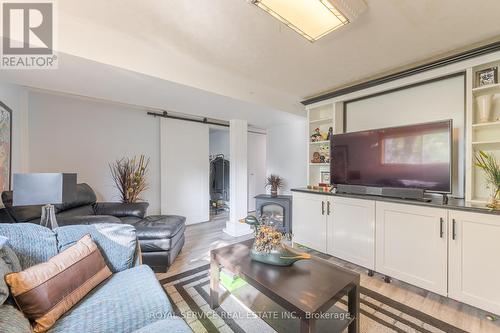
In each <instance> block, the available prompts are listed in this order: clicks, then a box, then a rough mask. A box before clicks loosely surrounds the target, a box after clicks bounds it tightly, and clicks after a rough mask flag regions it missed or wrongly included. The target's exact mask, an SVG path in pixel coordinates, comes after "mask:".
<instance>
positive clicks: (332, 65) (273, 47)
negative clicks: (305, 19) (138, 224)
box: [11, 0, 500, 117]
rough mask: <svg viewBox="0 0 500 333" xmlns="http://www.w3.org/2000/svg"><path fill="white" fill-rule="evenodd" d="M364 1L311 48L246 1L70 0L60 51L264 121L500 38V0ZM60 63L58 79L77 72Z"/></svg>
mask: <svg viewBox="0 0 500 333" xmlns="http://www.w3.org/2000/svg"><path fill="white" fill-rule="evenodd" d="M365 1H366V2H367V4H368V10H367V11H366V12H365V13H363V14H362V15H361V16H360V17H359V18H358V19H357V20H356V21H355V22H353V23H351V24H349V25H348V26H346V27H344V28H341V29H339V30H337V31H335V32H333V33H332V34H330V35H328V36H326V37H324V38H322V39H320V40H319V41H317V42H315V43H310V42H308V41H307V40H305V39H304V38H303V37H301V36H299V35H298V34H296V33H295V32H293V31H292V30H290V29H288V28H287V27H285V26H283V25H282V24H281V23H279V22H278V21H277V20H275V19H274V18H272V17H271V16H269V15H268V14H266V13H265V12H263V11H262V10H260V9H259V8H257V7H255V6H253V5H250V4H249V3H248V2H247V1H246V0H189V1H182V0H106V1H102V0H85V1H81V0H64V1H58V2H57V5H58V10H59V11H58V12H59V15H58V19H59V24H58V49H59V50H60V51H61V52H63V53H66V54H69V55H74V56H77V57H79V58H82V59H88V60H91V62H88V66H89V67H85V68H86V69H87V70H93V69H92V68H94V67H93V66H94V65H96V64H97V63H103V64H108V65H112V66H115V67H118V68H122V69H126V70H129V71H133V72H136V74H137V73H140V74H145V75H147V76H140V75H138V74H137V75H136V74H133V75H132V74H131V75H129V76H130V80H132V79H133V80H136V79H137V78H138V77H141V80H146V81H147V80H149V79H151V80H152V81H151V82H149V81H148V82H149V83H148V84H151V85H155V87H156V88H154V89H152V90H153V91H158V90H161V89H160V87H161V84H167V83H168V84H170V83H177V84H181V85H184V86H185V87H193V88H197V89H201V90H203V91H206V92H212V93H216V94H218V96H219V97H223V96H226V97H229V98H230V100H231V101H233V100H240V101H246V102H250V103H251V104H248V105H253V107H255V108H256V109H259V108H260V109H259V112H257V113H258V114H259V115H258V116H259V117H260V116H262V115H264V116H266V115H267V114H268V113H269V112H274V111H276V110H282V111H287V112H291V113H294V114H297V115H304V111H303V107H302V106H301V105H300V101H301V100H302V99H304V98H305V97H308V96H311V95H315V94H317V93H320V92H322V91H325V90H330V89H332V88H335V87H339V86H343V85H346V84H349V83H350V82H353V81H357V80H360V79H362V78H366V77H371V76H373V75H376V74H378V73H383V72H387V71H390V70H392V69H394V68H397V67H401V66H404V65H408V64H411V63H414V62H417V61H421V60H424V59H428V58H430V57H434V56H436V55H439V54H442V53H445V52H449V51H450V50H454V49H458V48H464V47H467V46H469V45H472V44H474V43H477V42H481V41H485V40H490V39H497V38H499V37H500V24H499V23H498V17H499V13H500V1H498V0H476V1H470V0H365ZM63 60H64V58H61V61H60V69H59V74H58V75H61V76H62V75H66V74H65V73H66V72H67V73H73V74H72V75H76V74H75V73H77V72H81V71H78V70H75V69H71V68H70V67H71V66H73V65H76V63H79V62H74V61H73V62H72V61H68V62H66V63H65V62H64V61H63ZM82 61H83V60H82ZM96 68H97V67H96ZM84 74H85V73H80V75H84ZM43 76H45V74H44V75H43ZM66 76H67V75H66ZM11 77H15V78H17V77H18V76H17V75H11ZM82 77H84V76H82ZM146 77H149V79H146ZM152 77H154V78H157V79H161V80H165V81H168V82H167V83H161V80H156V79H154V80H153V79H152ZM73 79H74V80H78V79H79V77H73ZM122 79H125V78H124V77H123V78H122ZM26 80H27V79H25V81H26ZM30 80H31V79H30ZM79 81H81V80H79ZM83 83H84V84H88V81H87V82H83ZM156 85H157V86H156ZM78 89H80V90H81V88H78ZM78 89H76V87H75V92H78ZM87 89H88V88H87ZM186 92H187V90H186ZM185 95H186V94H182V96H185ZM148 96H149V95H148ZM116 98H123V96H121V97H118V96H117V97H116ZM158 99H159V100H161V98H158ZM164 102H166V101H164ZM221 103H222V102H221ZM257 105H258V106H259V107H257ZM163 107H165V108H167V107H169V105H168V103H167V104H165V105H163ZM180 111H185V110H180ZM277 115H278V116H280V114H279V113H278V114H277ZM281 115H282V114H281Z"/></svg>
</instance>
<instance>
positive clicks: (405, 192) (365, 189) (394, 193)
mask: <svg viewBox="0 0 500 333" xmlns="http://www.w3.org/2000/svg"><path fill="white" fill-rule="evenodd" d="M337 193H346V194H358V195H377V196H382V197H390V198H399V199H408V200H418V201H425V200H427V199H426V198H424V190H422V189H418V188H397V187H372V186H361V185H344V184H339V185H337Z"/></svg>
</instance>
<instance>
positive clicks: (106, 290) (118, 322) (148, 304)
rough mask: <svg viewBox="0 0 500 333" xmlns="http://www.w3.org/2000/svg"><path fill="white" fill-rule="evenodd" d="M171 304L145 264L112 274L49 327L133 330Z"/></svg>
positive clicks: (58, 329)
mask: <svg viewBox="0 0 500 333" xmlns="http://www.w3.org/2000/svg"><path fill="white" fill-rule="evenodd" d="M171 313H172V307H171V305H170V302H169V301H168V299H167V296H166V294H165V291H164V290H163V288H162V287H161V285H160V284H159V283H158V280H157V279H156V277H155V275H154V273H153V271H152V270H151V269H150V268H149V267H148V266H145V265H141V266H137V267H134V268H131V269H127V270H125V271H123V272H119V273H117V274H114V275H113V276H112V277H111V278H110V279H109V280H107V281H106V282H105V283H103V284H101V285H100V286H98V287H97V288H95V289H94V290H93V291H92V292H91V293H90V294H88V295H87V296H86V297H85V298H84V299H82V300H81V301H80V303H78V305H77V306H76V307H74V308H73V309H71V310H70V311H68V312H67V313H66V314H65V315H64V316H62V317H61V318H60V319H59V320H58V321H57V322H56V324H55V325H54V326H53V327H52V329H50V330H49V332H51V333H59V332H61V333H62V332H64V333H66V332H100V333H116V332H123V333H127V332H133V331H135V330H138V329H140V328H142V327H144V326H147V325H149V324H151V323H153V322H156V321H158V319H157V318H158V314H160V315H161V316H168V315H169V314H171Z"/></svg>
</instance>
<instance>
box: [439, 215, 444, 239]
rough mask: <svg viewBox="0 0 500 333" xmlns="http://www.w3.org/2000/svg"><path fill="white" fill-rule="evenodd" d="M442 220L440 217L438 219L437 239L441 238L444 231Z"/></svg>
mask: <svg viewBox="0 0 500 333" xmlns="http://www.w3.org/2000/svg"><path fill="white" fill-rule="evenodd" d="M443 224H444V219H443V218H442V217H440V218H439V237H441V238H443V235H444V230H443Z"/></svg>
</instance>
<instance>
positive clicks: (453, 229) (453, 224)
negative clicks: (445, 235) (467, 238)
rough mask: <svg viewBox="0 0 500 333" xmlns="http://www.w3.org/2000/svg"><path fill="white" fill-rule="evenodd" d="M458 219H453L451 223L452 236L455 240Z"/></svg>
mask: <svg viewBox="0 0 500 333" xmlns="http://www.w3.org/2000/svg"><path fill="white" fill-rule="evenodd" d="M456 225H457V221H455V219H453V220H452V223H451V238H452V239H453V240H455V239H456V238H457V227H456Z"/></svg>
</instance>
